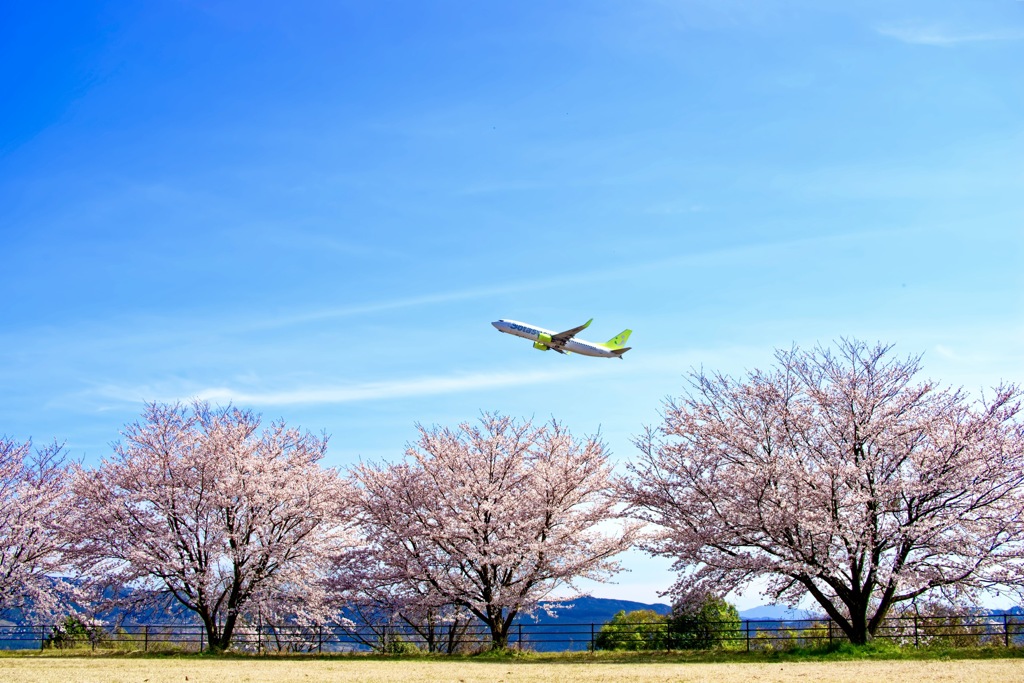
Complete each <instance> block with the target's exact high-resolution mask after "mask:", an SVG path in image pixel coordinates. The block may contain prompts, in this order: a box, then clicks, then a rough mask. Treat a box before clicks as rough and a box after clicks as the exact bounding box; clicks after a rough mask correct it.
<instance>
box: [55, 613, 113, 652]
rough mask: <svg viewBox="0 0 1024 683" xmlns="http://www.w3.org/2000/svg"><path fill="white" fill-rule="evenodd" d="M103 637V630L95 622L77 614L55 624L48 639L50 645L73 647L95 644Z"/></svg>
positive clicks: (62, 647)
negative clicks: (86, 620)
mask: <svg viewBox="0 0 1024 683" xmlns="http://www.w3.org/2000/svg"><path fill="white" fill-rule="evenodd" d="M102 637H103V630H102V629H101V628H100V627H99V626H97V625H95V624H87V623H86V622H84V621H82V619H80V618H79V617H77V616H74V615H68V616H66V617H64V620H63V621H61V622H60V623H58V624H56V625H54V627H53V628H52V629H51V631H50V637H49V638H48V639H47V645H48V646H49V647H57V648H61V649H64V648H73V647H81V646H85V645H88V646H93V645H95V644H96V643H98V642H99V641H100V640H101V639H102Z"/></svg>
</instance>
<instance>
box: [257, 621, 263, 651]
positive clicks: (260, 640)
mask: <svg viewBox="0 0 1024 683" xmlns="http://www.w3.org/2000/svg"><path fill="white" fill-rule="evenodd" d="M256 654H258V655H259V654H263V612H260V613H259V614H258V615H257V616H256Z"/></svg>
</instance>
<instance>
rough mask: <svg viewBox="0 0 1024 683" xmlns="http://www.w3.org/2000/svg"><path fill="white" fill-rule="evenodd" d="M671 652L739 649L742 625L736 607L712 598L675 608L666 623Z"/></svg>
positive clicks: (741, 638)
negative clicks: (669, 634)
mask: <svg viewBox="0 0 1024 683" xmlns="http://www.w3.org/2000/svg"><path fill="white" fill-rule="evenodd" d="M669 630H670V632H671V636H670V638H671V642H670V645H671V647H672V648H678V649H681V650H713V649H716V648H732V647H740V645H741V641H743V633H742V622H741V621H740V614H739V612H738V611H737V610H736V607H734V606H733V605H731V604H729V603H728V602H726V601H725V600H723V599H722V598H719V597H716V596H714V595H707V596H704V597H703V598H702V599H700V600H699V601H694V602H690V603H688V604H678V605H676V606H675V608H674V609H673V612H672V617H671V618H670V619H669Z"/></svg>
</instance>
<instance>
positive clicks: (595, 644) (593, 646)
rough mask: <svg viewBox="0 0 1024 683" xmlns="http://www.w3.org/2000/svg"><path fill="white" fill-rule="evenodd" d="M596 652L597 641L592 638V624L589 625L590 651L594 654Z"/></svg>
mask: <svg viewBox="0 0 1024 683" xmlns="http://www.w3.org/2000/svg"><path fill="white" fill-rule="evenodd" d="M595 650H597V640H596V639H595V638H594V624H593V622H591V624H590V651H591V652H594V651H595Z"/></svg>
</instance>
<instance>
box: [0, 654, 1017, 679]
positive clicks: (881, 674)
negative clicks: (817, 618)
mask: <svg viewBox="0 0 1024 683" xmlns="http://www.w3.org/2000/svg"><path fill="white" fill-rule="evenodd" d="M0 681H4V683H71V682H75V683H234V682H236V681H239V682H241V681H245V682H247V683H257V682H264V681H265V682H267V683H271V682H273V683H321V682H322V683H327V682H330V683H356V682H359V683H385V682H388V683H391V682H394V683H428V682H429V683H435V682H451V683H484V682H486V683H499V682H503V683H513V682H516V683H519V682H522V683H549V682H550V683H570V682H572V683H577V682H579V683H640V682H641V681H643V683H662V682H664V683H669V682H671V683H681V682H684V681H685V682H692V683H704V682H707V683H728V682H731V681H737V682H739V681H757V682H759V683H775V682H781V681H799V682H801V683H814V682H816V681H822V682H825V681H828V682H829V683H842V682H845V681H849V682H851V683H853V682H856V683H863V682H864V681H884V682H888V683H892V682H896V681H908V682H909V681H913V682H914V683H930V682H932V681H934V682H939V681H942V682H943V683H946V682H954V681H972V682H974V681H977V682H979V683H981V682H991V683H996V682H997V681H998V682H999V683H1012V682H1014V681H1021V682H1022V683H1024V660H1022V659H989V660H972V661H964V660H959V661H852V662H795V663H787V662H783V663H749V664H747V663H742V664H678V663H676V664H673V663H657V662H655V663H650V662H648V663H606V662H566V663H551V662H530V661H524V660H512V661H466V660H458V661H451V660H448V661H445V660H439V661H429V660H427V661H423V660H419V661H402V660H393V661H380V660H358V659H335V660H326V659H325V660H291V661H289V660H282V659H278V660H273V659H269V660H268V659H251V660H238V659H224V660H215V659H196V658H194V657H191V658H181V659H177V658H166V659H134V658H130V657H119V658H104V657H95V658H92V657H68V658H62V657H5V658H0Z"/></svg>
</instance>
